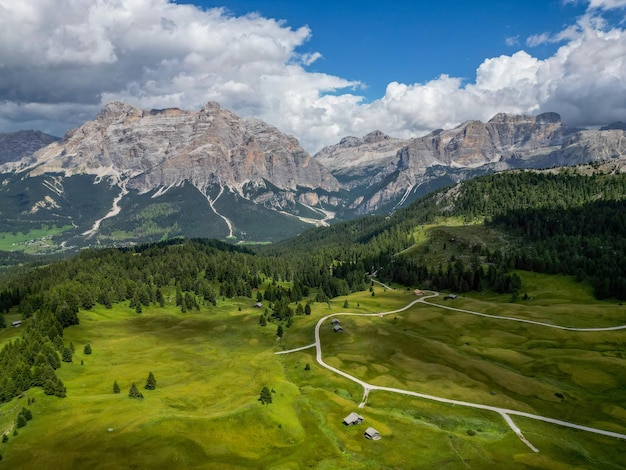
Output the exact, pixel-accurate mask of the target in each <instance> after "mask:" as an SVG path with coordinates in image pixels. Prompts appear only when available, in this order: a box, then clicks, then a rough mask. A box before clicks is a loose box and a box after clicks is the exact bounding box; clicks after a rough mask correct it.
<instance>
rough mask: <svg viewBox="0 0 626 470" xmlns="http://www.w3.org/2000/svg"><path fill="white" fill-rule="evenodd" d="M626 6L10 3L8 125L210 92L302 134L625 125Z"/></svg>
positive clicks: (54, 124) (61, 127)
mask: <svg viewBox="0 0 626 470" xmlns="http://www.w3.org/2000/svg"><path fill="white" fill-rule="evenodd" d="M625 13H626V0H545V1H537V0H514V1H493V0H485V1H481V2H467V1H459V0H439V1H437V2H422V1H399V0H388V1H386V2H373V1H367V0H364V1H358V2H357V1H353V0H348V1H346V0H343V1H342V0H336V1H334V2H320V1H295V0H291V1H288V0H271V1H270V0H256V1H254V0H222V1H215V0H202V1H201V0H195V1H183V0H180V1H177V2H174V1H173V0H116V1H108V0H79V1H76V0H21V1H19V2H16V1H15V0H0V132H10V131H16V130H20V129H39V130H42V131H44V132H48V133H51V134H55V135H62V134H63V133H64V132H65V131H66V130H68V129H72V128H75V127H77V126H79V125H81V124H82V123H84V122H85V121H87V120H90V119H93V118H94V117H95V116H96V115H97V113H98V111H99V110H100V109H101V108H102V107H103V106H104V105H105V104H106V103H108V102H111V101H123V102H127V103H129V104H132V105H135V106H138V107H141V108H145V109H150V108H166V107H178V108H181V109H187V110H197V109H199V108H201V107H202V106H203V105H204V104H206V103H207V102H208V101H217V102H219V103H220V104H221V105H222V107H224V108H227V109H230V110H232V111H233V112H235V113H236V114H238V115H240V116H253V117H257V118H260V119H263V120H264V121H266V122H268V123H270V124H272V125H274V126H276V127H278V128H279V129H280V130H282V131H283V132H286V133H288V134H291V135H294V136H295V137H297V138H298V139H299V140H300V143H301V144H302V145H303V147H304V148H305V149H306V150H308V151H309V152H310V153H315V152H316V151H318V150H319V149H321V148H322V147H323V146H325V145H331V144H334V143H337V142H338V141H339V140H340V139H341V138H343V137H345V136H347V135H355V136H362V135H365V134H366V133H368V132H371V131H373V130H381V131H383V132H385V133H387V134H389V135H392V136H395V137H413V136H420V135H424V134H426V133H427V132H429V131H432V130H434V129H437V128H450V127H453V126H456V125H458V124H460V123H462V122H463V121H466V120H470V119H480V120H488V119H490V118H491V117H492V116H493V115H495V114H496V113H498V112H508V113H517V114H522V113H525V114H538V113H541V112H548V111H553V112H558V113H559V114H561V116H562V118H563V119H564V120H565V121H566V122H568V123H569V124H571V125H575V126H599V125H603V124H607V123H610V122H614V121H620V120H621V121H626V30H625V20H624V18H625Z"/></svg>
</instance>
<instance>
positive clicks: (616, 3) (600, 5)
mask: <svg viewBox="0 0 626 470" xmlns="http://www.w3.org/2000/svg"><path fill="white" fill-rule="evenodd" d="M625 7H626V0H590V1H589V9H598V10H611V9H616V8H625Z"/></svg>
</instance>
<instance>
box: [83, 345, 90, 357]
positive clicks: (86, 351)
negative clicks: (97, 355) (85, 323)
mask: <svg viewBox="0 0 626 470" xmlns="http://www.w3.org/2000/svg"><path fill="white" fill-rule="evenodd" d="M83 353H85V354H86V355H89V354H91V345H90V344H86V345H85V347H84V349H83Z"/></svg>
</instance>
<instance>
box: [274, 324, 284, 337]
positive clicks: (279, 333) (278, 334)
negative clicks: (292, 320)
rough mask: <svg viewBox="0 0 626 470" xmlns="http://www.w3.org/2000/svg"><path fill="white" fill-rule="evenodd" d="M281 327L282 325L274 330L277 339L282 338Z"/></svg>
mask: <svg viewBox="0 0 626 470" xmlns="http://www.w3.org/2000/svg"><path fill="white" fill-rule="evenodd" d="M283 334H284V332H283V327H282V325H278V328H276V336H278V337H279V338H282V337H283Z"/></svg>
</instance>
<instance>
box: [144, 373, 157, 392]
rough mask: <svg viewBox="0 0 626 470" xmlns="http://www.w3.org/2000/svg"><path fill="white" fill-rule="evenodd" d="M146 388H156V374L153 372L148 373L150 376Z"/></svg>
mask: <svg viewBox="0 0 626 470" xmlns="http://www.w3.org/2000/svg"><path fill="white" fill-rule="evenodd" d="M144 388H145V389H146V390H154V389H155V388H156V379H155V378H154V374H153V373H152V372H150V373H149V374H148V378H147V379H146V386H145V387H144Z"/></svg>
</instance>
